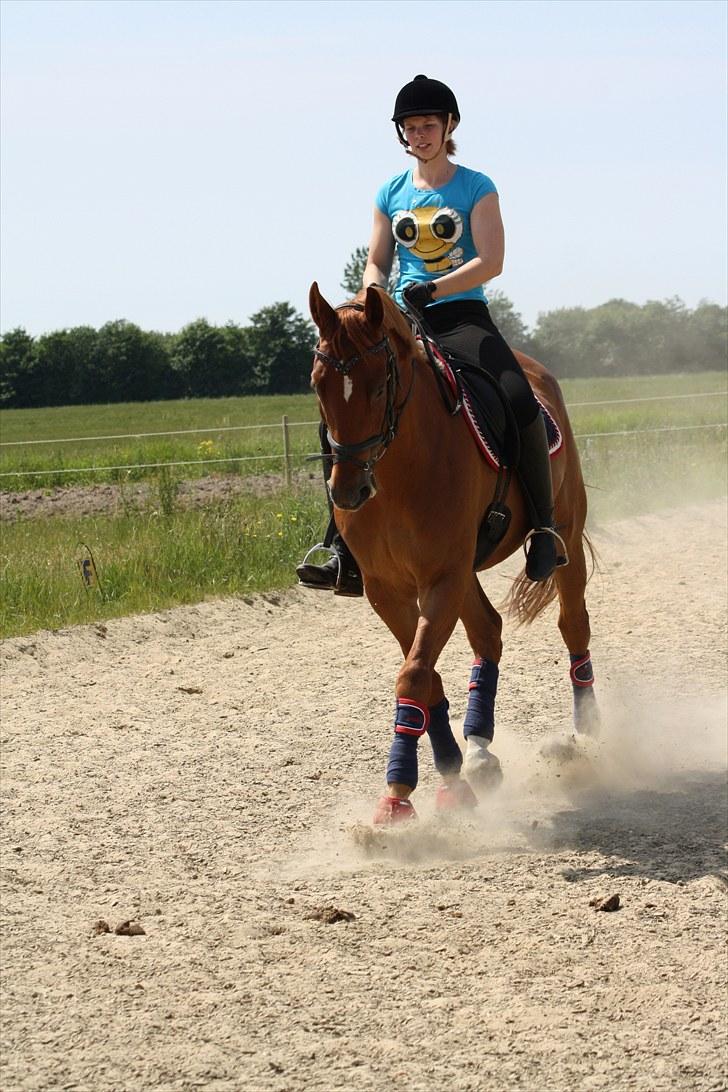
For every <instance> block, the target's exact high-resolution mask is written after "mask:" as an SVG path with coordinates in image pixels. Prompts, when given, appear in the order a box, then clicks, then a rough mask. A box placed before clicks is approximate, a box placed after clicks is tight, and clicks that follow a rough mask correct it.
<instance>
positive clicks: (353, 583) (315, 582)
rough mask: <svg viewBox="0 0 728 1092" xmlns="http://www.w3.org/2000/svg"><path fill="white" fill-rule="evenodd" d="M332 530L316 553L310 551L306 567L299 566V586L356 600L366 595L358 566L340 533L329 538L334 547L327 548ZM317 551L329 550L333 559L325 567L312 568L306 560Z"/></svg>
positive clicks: (304, 561) (316, 566)
mask: <svg viewBox="0 0 728 1092" xmlns="http://www.w3.org/2000/svg"><path fill="white" fill-rule="evenodd" d="M332 522H333V521H332ZM330 530H331V525H329V531H327V533H326V538H325V539H324V542H323V543H321V544H320V545H319V546H314V548H313V550H309V552H308V553H307V554H306V557H304V559H303V563H302V564H301V565H299V566H297V568H296V573H297V574H298V579H299V582H300V583H301V584H303V586H304V587H305V588H316V589H317V590H320V591H333V592H334V594H335V595H346V596H350V597H351V598H352V599H356V598H358V597H359V596H362V595H363V594H364V586H363V584H362V578H361V573H360V572H359V566H358V565H357V563H356V561H355V560H354V558H353V556H352V554H351V552H350V550H349V547H348V546H347V545H346V543H345V542H344V540H343V538H342V537H341V535H340V534H339V532H338V531H335V532H334V534H333V537H331V538H330V541H331V545H330V546H328V545H326V544H325V543H326V542H327V540H329V537H330ZM315 550H329V551H330V552H331V557H330V558H329V560H328V561H325V562H324V564H323V565H311V564H309V562H308V560H307V559H308V557H310V555H311V554H312V553H313V552H314V551H315Z"/></svg>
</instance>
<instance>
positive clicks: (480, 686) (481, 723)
mask: <svg viewBox="0 0 728 1092" xmlns="http://www.w3.org/2000/svg"><path fill="white" fill-rule="evenodd" d="M460 618H461V620H462V623H463V625H464V626H465V632H466V633H467V635H468V640H469V642H470V647H471V648H472V650H473V654H474V656H475V661H474V663H473V668H472V672H471V675H470V684H469V690H468V709H467V712H466V714H465V722H464V725H463V734H464V736H465V745H466V750H465V776H466V777H467V778H468V780H469V781H470V782H472V783H473V784H474V785H475V786H476V788H479V789H481V790H483V791H486V790H490V789H493V788H495V787H496V786H497V785H498V784H500V781H501V779H502V774H501V768H500V762H499V761H498V759H497V757H496V756H495V755H494V754H493V753H492V752H491V751H490V744H491V743H492V742H493V735H494V732H495V695H496V690H497V687H498V664H499V663H500V658H501V652H502V648H503V645H502V642H501V631H502V628H503V621H502V619H501V616H500V614H499V613H498V611H497V610H496V609H495V607H494V606H493V604H492V603H491V602H490V600H489V599H488V597H487V596H486V594H485V592H484V591H483V589H482V587H481V586H480V581H479V580H478V578H477V576H475V574H473V577H472V583H471V586H470V588H469V590H468V594H467V595H466V597H465V601H464V603H463V607H462V610H461V613H460Z"/></svg>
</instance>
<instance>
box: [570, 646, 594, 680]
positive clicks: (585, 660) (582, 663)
mask: <svg viewBox="0 0 728 1092" xmlns="http://www.w3.org/2000/svg"><path fill="white" fill-rule="evenodd" d="M584 667H586V669H587V670H586V671H582V678H579V676H578V675H577V671H580V670H581V669H582V668H584ZM569 676H570V678H571V682H572V685H573V686H584V687H586V686H594V671H593V669H592V663H591V655H590V654H589V650H588V649H587V651H586V652H585V653H584V655H583V656H580V657H579V658H578V659H576V660H572V663H571V668H570V669H569Z"/></svg>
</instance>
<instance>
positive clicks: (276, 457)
mask: <svg viewBox="0 0 728 1092" xmlns="http://www.w3.org/2000/svg"><path fill="white" fill-rule="evenodd" d="M726 393H728V392H726V391H725V390H722V391H707V392H700V393H694V394H672V395H650V396H646V397H643V398H619V399H604V400H601V401H589V402H572V403H569V404H568V405H567V409H573V408H576V407H587V406H606V405H612V406H619V405H626V404H634V403H639V402H657V401H670V400H679V399H688V398H716V397H718V396H723V397H724V396H725V395H726ZM318 424H319V422H318V421H289V420H288V417H287V416H286V415H284V416H283V417H282V419H281V421H280V422H275V423H265V424H256V425H229V426H228V425H224V426H220V427H218V428H195V429H177V430H175V431H168V432H132V433H118V434H114V435H108V436H78V437H59V438H57V439H50V440H48V439H36V440H8V441H4V442H2V443H0V447H19V446H27V445H32V444H63V443H79V442H84V441H93V440H95V441H103V440H137V439H148V438H159V437H164V436H189V435H201V434H208V433H223V432H241V431H247V430H251V429H259V430H262V429H280V430H281V437H282V443H281V450H280V452H278V453H276V454H267V455H235V456H229V457H226V458H201V459H178V460H165V461H162V462H149V463H120V464H118V465H115V466H108V465H106V466H83V467H54V468H52V469H48V470H32V469H27V468H26V469H24V470H8V471H2V472H0V478H2V479H8V478H28V477H33V478H39V477H58V476H60V475H72V474H93V473H112V472H120V471H124V470H126V471H132V470H134V471H138V470H155V469H156V470H158V469H161V468H162V467H181V466H211V465H222V464H229V463H249V462H261V463H264V462H270V461H275V462H281V460H282V461H283V470H284V476H285V480H286V484H287V485H290V484H291V481H292V474H293V467H294V463H297V462H305V461H307V460H313V459H316V458H318V457H319V453H318V452H306V453H302V454H298V453H292V452H291V448H290V429H292V428H299V427H312V426H314V425H318ZM727 427H728V422H726V421H720V422H716V423H712V424H699V425H698V424H691V425H663V426H655V427H650V428H640V429H620V430H615V431H602V432H581V433H575V434H574V438H575V439H576V440H585V441H593V440H597V439H604V438H609V437H617V436H622V437H624V436H631V437H636V436H644V435H647V434H650V433H652V434H655V433H676V432H681V433H684V432H700V431H704V430H708V429H725V428H727Z"/></svg>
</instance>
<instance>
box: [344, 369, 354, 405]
mask: <svg viewBox="0 0 728 1092" xmlns="http://www.w3.org/2000/svg"><path fill="white" fill-rule="evenodd" d="M353 390H354V381H353V379H352V378H351V376H350V375H345V376H344V401H345V402H348V401H349V399H350V398H351V392H352V391H353Z"/></svg>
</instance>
